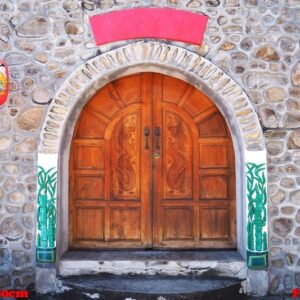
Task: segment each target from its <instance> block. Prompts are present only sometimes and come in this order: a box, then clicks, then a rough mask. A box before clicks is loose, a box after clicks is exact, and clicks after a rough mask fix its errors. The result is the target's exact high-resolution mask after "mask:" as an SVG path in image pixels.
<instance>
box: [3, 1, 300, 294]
mask: <svg viewBox="0 0 300 300" xmlns="http://www.w3.org/2000/svg"><path fill="white" fill-rule="evenodd" d="M140 6H160V7H173V8H180V9H188V10H191V11H197V12H201V13H204V14H206V15H208V16H209V22H208V26H207V30H206V33H205V36H204V42H203V45H202V46H201V47H198V46H192V45H185V44H182V43H180V44H179V45H180V46H181V47H185V48H187V49H189V50H191V51H193V52H195V53H198V54H200V55H202V56H204V57H205V58H207V59H208V60H210V61H212V62H213V63H214V64H216V65H217V66H219V67H220V68H221V69H222V70H223V71H224V72H225V73H227V74H228V75H229V76H230V77H231V78H232V79H233V80H235V81H236V82H237V83H238V84H240V86H241V87H242V88H243V89H244V90H245V92H246V93H247V94H248V95H249V97H250V100H251V102H252V103H253V105H254V107H255V109H256V112H257V113H258V116H259V118H260V122H261V126H262V127H263V129H264V133H265V143H266V146H267V153H268V180H269V189H268V193H269V194H268V205H269V249H270V258H269V259H270V262H269V279H270V291H271V293H273V294H279V293H290V292H291V289H292V288H294V287H300V254H299V253H300V172H299V166H300V49H299V47H300V44H299V37H300V1H299V0H206V1H205V0H201V1H200V0H168V1H164V0H153V1H146V0H145V1H142V0H141V1H138V0H114V1H113V0H83V1H79V0H74V1H72V0H65V1H59V0H57V1H51V0H27V1H26V0H22V1H21V0H0V58H3V59H5V60H6V62H7V63H8V64H9V70H10V87H9V89H10V92H9V99H8V101H7V103H6V104H5V105H4V106H1V107H0V209H1V210H0V289H3V288H5V289H9V288H27V287H28V286H30V285H34V281H35V274H34V270H35V224H36V222H35V215H36V212H35V211H36V197H37V195H36V193H37V191H36V173H37V147H38V142H39V137H40V131H41V124H42V121H43V119H44V117H45V113H46V111H47V108H48V106H49V104H50V103H51V100H52V98H53V96H54V94H55V92H56V91H57V90H58V88H59V87H60V86H61V85H62V83H63V82H64V81H65V80H66V79H67V78H68V76H69V75H70V73H72V71H73V70H75V69H76V68H78V67H79V66H80V65H82V64H83V63H84V62H85V61H87V60H89V59H91V58H92V57H95V56H97V55H99V54H100V53H103V52H106V51H108V50H110V49H111V48H114V47H116V46H117V45H125V44H126V43H130V42H131V41H126V42H120V43H117V44H114V45H106V46H102V47H100V48H97V47H95V45H94V42H93V38H92V35H91V31H90V28H89V24H88V17H89V15H92V14H96V13H102V12H105V11H112V10H115V9H123V8H129V7H140ZM174 44H176V43H175V42H174ZM53 138H54V139H55V137H53Z"/></svg>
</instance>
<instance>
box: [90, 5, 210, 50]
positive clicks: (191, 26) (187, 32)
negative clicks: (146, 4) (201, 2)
mask: <svg viewBox="0 0 300 300" xmlns="http://www.w3.org/2000/svg"><path fill="white" fill-rule="evenodd" d="M207 20H208V17H207V16H205V15H201V14H198V13H193V12H188V11H184V10H176V9H171V8H133V9H127V10H120V11H114V12H108V13H104V14H99V15H94V16H91V17H90V24H91V28H92V31H93V34H94V38H95V42H96V45H98V46H99V45H103V44H106V43H111V42H116V41H122V40H129V39H136V38H157V39H166V40H172V41H180V42H185V43H189V44H195V45H201V42H202V38H203V34H204V31H205V27H206V24H207Z"/></svg>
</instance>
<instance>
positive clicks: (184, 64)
mask: <svg viewBox="0 0 300 300" xmlns="http://www.w3.org/2000/svg"><path fill="white" fill-rule="evenodd" d="M138 72H157V73H163V74H167V75H170V76H173V77H176V78H179V79H182V80H184V81H187V82H189V83H190V84H192V85H193V86H195V87H196V88H198V89H200V90H201V91H202V92H204V93H205V94H207V95H208V96H209V97H210V99H211V100H212V101H214V103H215V104H216V105H217V107H218V108H219V110H220V111H221V113H222V114H223V115H224V117H225V119H226V122H227V124H228V127H229V129H230V131H231V135H232V139H233V143H234V149H235V156H236V174H237V176H236V177H237V183H236V186H237V241H238V251H239V252H240V254H241V255H242V256H243V257H244V258H245V257H246V248H247V247H246V240H247V239H246V237H247V234H246V220H247V195H246V176H245V163H247V162H252V163H255V164H265V165H266V152H265V144H264V139H263V133H262V129H261V125H260V123H259V120H258V116H257V114H256V112H255V110H254V108H253V105H252V103H251V102H250V100H249V98H248V96H247V94H246V93H245V92H244V91H243V89H242V88H241V87H240V86H239V85H238V84H237V83H236V82H234V80H233V79H231V78H230V77H229V76H228V75H227V74H225V73H224V72H223V71H222V70H221V69H220V68H218V67H217V66H216V65H214V64H213V63H212V62H210V61H209V60H207V59H206V58H204V57H201V56H200V55H199V54H196V53H194V52H191V51H189V50H187V49H185V48H181V47H178V46H174V45H169V44H167V43H163V42H155V41H147V42H146V41H145V42H135V43H132V44H127V45H125V46H122V47H119V48H117V49H113V50H110V51H108V52H106V53H104V54H101V55H99V56H97V57H95V58H92V59H91V60H89V61H88V62H86V63H84V64H83V65H81V66H80V67H79V68H77V69H76V70H75V71H74V72H73V73H72V74H71V75H70V77H69V78H68V79H67V80H66V81H65V82H64V83H63V85H62V86H61V87H60V89H59V90H58V91H57V93H56V95H55V96H54V98H53V101H52V102H51V105H50V107H49V108H48V111H47V114H46V117H45V120H44V122H43V126H42V131H41V138H40V145H39V153H38V164H39V166H42V167H43V168H45V169H49V168H50V167H54V168H56V169H57V170H58V183H57V186H58V190H57V216H58V217H57V228H60V229H59V230H57V248H58V251H57V252H58V255H57V257H58V258H59V257H60V255H61V254H62V253H63V252H64V251H65V250H67V248H68V244H67V243H68V239H67V238H66V237H67V234H68V201H67V199H68V189H67V188H66V185H67V182H68V155H69V154H68V153H69V147H70V142H71V138H72V132H73V128H74V125H75V123H76V120H77V117H78V116H79V113H80V111H81V109H82V108H83V106H84V105H85V104H86V103H87V102H88V100H89V99H90V98H91V97H92V96H93V95H94V94H95V92H96V91H97V90H99V89H100V88H101V87H102V86H104V85H105V84H107V83H108V82H110V81H112V80H115V79H117V78H119V77H122V76H126V75H129V74H134V73H138ZM263 172H264V174H265V175H266V173H265V172H266V171H265V170H264V171H263ZM266 226H267V225H265V232H267V227H266Z"/></svg>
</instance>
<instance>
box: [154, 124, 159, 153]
mask: <svg viewBox="0 0 300 300" xmlns="http://www.w3.org/2000/svg"><path fill="white" fill-rule="evenodd" d="M155 136H156V141H155V150H159V149H160V145H159V136H160V128H159V127H155Z"/></svg>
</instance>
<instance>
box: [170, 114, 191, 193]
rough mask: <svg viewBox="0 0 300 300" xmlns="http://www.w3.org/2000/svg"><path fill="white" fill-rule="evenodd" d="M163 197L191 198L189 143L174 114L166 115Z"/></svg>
mask: <svg viewBox="0 0 300 300" xmlns="http://www.w3.org/2000/svg"><path fill="white" fill-rule="evenodd" d="M165 122H166V130H165V153H164V159H165V160H166V171H165V181H166V185H165V196H166V197H171V196H172V197H173V196H179V197H191V180H190V179H191V178H192V172H191V171H192V170H191V155H192V154H191V149H190V148H189V147H188V146H189V145H190V143H191V141H190V140H191V138H190V133H189V130H188V127H187V125H186V124H185V123H184V121H183V120H182V119H181V118H180V117H179V116H178V115H177V114H175V113H170V112H167V113H166V120H165Z"/></svg>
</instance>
